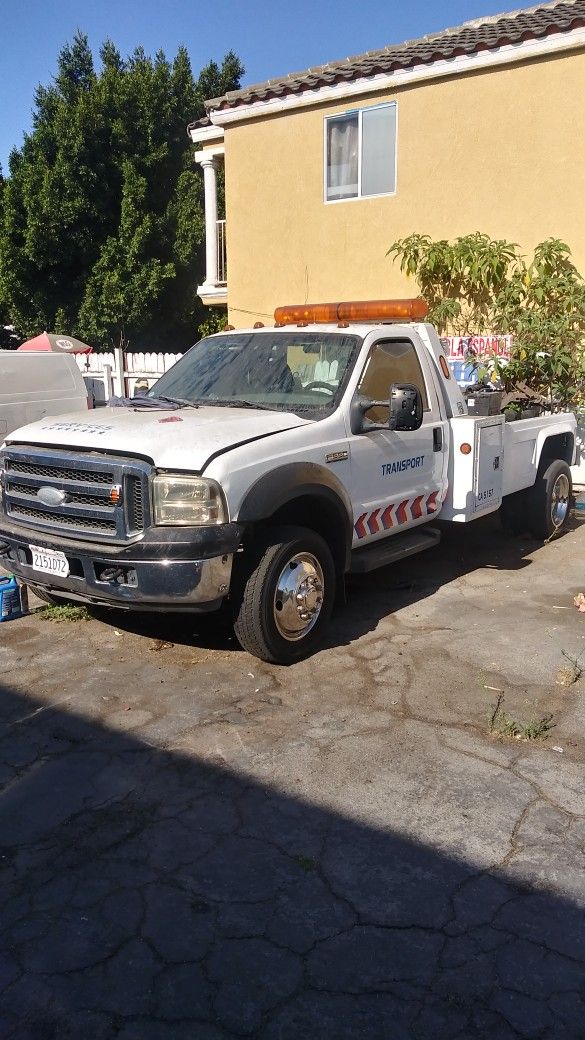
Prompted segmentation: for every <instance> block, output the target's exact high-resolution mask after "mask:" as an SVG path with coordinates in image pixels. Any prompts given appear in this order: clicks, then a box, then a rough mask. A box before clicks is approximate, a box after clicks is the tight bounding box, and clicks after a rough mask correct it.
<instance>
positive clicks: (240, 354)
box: [146, 330, 362, 418]
mask: <svg viewBox="0 0 585 1040" xmlns="http://www.w3.org/2000/svg"><path fill="white" fill-rule="evenodd" d="M361 342H362V340H361V337H359V336H347V335H343V334H341V333H339V334H337V333H331V332H328V333H319V332H304V331H302V330H299V331H298V332H276V331H274V332H272V331H267V332H252V333H251V332H246V333H238V332H234V333H228V334H222V335H221V336H210V337H209V338H207V339H202V340H201V341H200V342H199V343H196V344H195V346H194V347H191V349H190V350H189V351H188V352H187V353H186V354H185V355H184V356H183V357H182V358H181V359H180V361H177V363H176V365H173V367H172V368H171V369H169V371H168V372H165V374H164V376H161V378H160V379H159V380H158V382H157V383H155V385H154V386H153V387H151V389H150V390H149V391H148V394H147V395H146V396H147V397H151V398H161V397H165V398H168V399H173V400H174V401H176V402H178V403H180V404H186V403H189V404H208V405H219V406H221V405H223V406H226V407H230V406H231V407H241V408H250V407H251V408H269V409H274V410H276V411H286V412H298V413H301V414H303V415H304V416H306V417H307V418H323V416H324V415H326V414H329V413H330V412H331V411H332V410H333V409H334V408H335V407H337V402H338V399H339V397H340V395H341V392H342V389H343V384H344V380H345V378H346V376H347V374H348V372H349V368H350V359H351V358H352V355H353V354H354V352H355V351H356V350H357V349H358V347H359V346H360V345H361Z"/></svg>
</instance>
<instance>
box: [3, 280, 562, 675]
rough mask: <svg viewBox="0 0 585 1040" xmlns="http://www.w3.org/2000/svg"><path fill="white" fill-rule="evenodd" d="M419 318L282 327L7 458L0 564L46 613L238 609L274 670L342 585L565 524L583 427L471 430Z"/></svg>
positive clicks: (194, 351)
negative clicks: (473, 524)
mask: <svg viewBox="0 0 585 1040" xmlns="http://www.w3.org/2000/svg"><path fill="white" fill-rule="evenodd" d="M421 304H422V301H417V300H415V301H385V302H383V303H376V304H365V303H360V304H346V305H344V304H328V305H316V306H308V307H307V306H301V307H290V308H279V309H277V311H276V312H275V317H276V319H277V324H276V326H275V327H270V328H269V327H266V328H265V327H255V328H253V329H246V330H238V331H236V330H231V331H225V332H222V333H219V334H217V335H214V336H210V337H207V338H205V339H203V340H201V341H200V342H199V343H197V344H196V345H195V346H194V347H192V348H191V350H189V351H188V352H187V353H186V354H185V355H184V356H183V357H182V358H181V360H180V361H178V362H177V364H176V365H174V366H173V368H172V369H170V370H169V371H168V372H167V373H166V374H165V375H163V376H162V378H161V379H160V380H159V381H158V382H157V383H156V385H155V386H154V387H153V388H152V389H151V390H150V391H149V392H148V394H147V395H146V396H145V397H143V398H137V399H132V400H123V401H121V402H119V404H121V405H122V406H116V407H107V408H104V409H100V411H99V412H94V413H93V414H91V415H90V416H88V414H87V412H85V413H83V414H82V413H79V414H74V415H65V416H59V417H57V418H46V419H41V420H40V421H38V422H35V423H33V424H31V425H29V426H26V427H24V428H23V429H20V430H17V431H15V432H14V433H12V434H10V436H9V437H8V438H7V440H6V442H5V443H4V445H3V447H2V450H1V451H0V476H1V483H2V498H1V511H0V562H2V564H3V565H4V566H5V567H6V568H7V569H9V570H10V571H12V572H14V573H15V574H17V575H18V576H19V577H20V578H21V579H22V580H23V581H25V582H26V583H27V584H29V585H31V587H33V589H34V590H35V591H36V592H37V593H38V594H39V595H40V596H41V597H42V598H44V599H46V600H49V601H52V602H59V601H60V600H63V599H65V600H73V601H79V602H83V603H87V604H90V605H91V604H95V605H98V604H100V605H108V606H111V607H119V608H124V609H127V610H151V611H156V610H159V611H171V610H174V611H209V610H215V609H217V608H219V607H220V606H221V605H222V604H224V603H226V604H227V605H228V606H229V608H230V609H231V611H232V613H233V621H234V627H235V631H236V634H237V637H238V639H239V641H240V643H241V645H242V646H243V647H244V648H245V649H247V650H248V651H250V652H251V653H252V654H255V655H257V656H258V657H260V658H262V659H263V660H265V661H272V662H277V663H282V664H286V663H290V662H293V661H295V660H298V659H300V658H301V657H304V656H306V655H307V654H309V653H311V652H312V651H313V650H314V649H315V648H316V647H317V645H318V643H319V640H320V639H321V637H322V635H323V632H324V629H325V628H326V626H327V623H328V620H329V617H330V614H331V610H332V608H333V604H334V600H335V596H336V593H339V591H340V590H342V588H343V583H344V579H345V576H346V575H347V574H348V573H350V572H358V573H364V572H367V571H370V570H372V569H374V568H377V567H383V566H385V565H386V564H388V563H390V562H392V561H393V560H397V559H400V558H402V557H404V556H407V555H409V554H412V553H416V552H419V551H420V550H423V549H427V548H431V547H433V546H435V545H436V544H437V542H438V541H439V538H440V532H439V531H438V530H437V528H436V526H434V521H436V520H437V519H438V518H441V520H447V521H453V522H456V523H467V522H469V521H472V520H475V519H476V518H478V517H481V516H485V514H486V513H492V512H494V511H495V510H498V509H500V510H501V512H502V515H503V519H504V521H505V523H506V525H507V526H509V527H511V528H515V527H516V528H519V527H522V526H525V527H528V528H530V529H531V530H532V533H533V534H534V535H535V536H536V537H538V538H542V539H547V538H549V537H551V536H552V535H554V534H555V533H557V532H559V531H560V530H561V529H562V527H563V525H564V523H565V521H566V519H567V516H568V512H569V501H570V496H571V474H570V469H569V467H570V465H571V463H572V462H573V456H574V450H575V429H576V423H575V418H574V416H573V415H571V414H551V415H546V416H543V417H541V418H535V419H525V420H521V421H518V422H505V421H504V417H503V416H502V415H490V416H485V417H480V416H473V415H470V414H469V413H468V408H467V404H466V401H465V399H464V397H463V395H462V393H461V391H460V389H459V387H458V386H457V384H456V383H455V380H454V378H453V376H452V373H451V370H450V368H449V365H448V363H447V360H446V358H445V354H444V350H443V348H442V345H441V341H440V339H439V337H438V336H437V333H436V331H435V330H434V328H433V327H432V326H431V325H428V324H425V323H424V322H422V321H417V320H414V321H413V320H409V319H413V318H414V319H416V318H418V317H420V316H422V315H424V313H425V312H424V310H423V309H422V306H421Z"/></svg>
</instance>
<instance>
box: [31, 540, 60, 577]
mask: <svg viewBox="0 0 585 1040" xmlns="http://www.w3.org/2000/svg"><path fill="white" fill-rule="evenodd" d="M30 551H31V553H32V569H33V571H42V572H43V574H55V575H57V577H59V578H66V577H67V575H68V574H69V560H68V559H67V557H66V556H65V553H62V552H58V551H57V550H56V549H42V548H41V546H40V545H31V547H30Z"/></svg>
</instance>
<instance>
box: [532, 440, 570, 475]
mask: <svg viewBox="0 0 585 1040" xmlns="http://www.w3.org/2000/svg"><path fill="white" fill-rule="evenodd" d="M573 446H574V437H573V434H572V433H555V434H553V435H552V437H547V439H546V440H545V441H544V443H543V445H542V451H541V453H540V467H539V468H540V469H542V468H543V463H544V462H551V461H552V459H561V460H562V462H566V463H567V464H568V465H569V466H570V465H571V462H572V461H573Z"/></svg>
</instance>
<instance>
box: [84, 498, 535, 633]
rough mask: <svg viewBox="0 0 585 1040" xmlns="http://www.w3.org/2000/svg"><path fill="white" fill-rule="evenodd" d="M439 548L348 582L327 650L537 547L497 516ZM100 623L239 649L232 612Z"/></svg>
mask: <svg viewBox="0 0 585 1040" xmlns="http://www.w3.org/2000/svg"><path fill="white" fill-rule="evenodd" d="M439 526H440V527H441V535H442V541H441V544H440V545H439V546H438V548H435V549H433V550H431V551H428V552H425V553H421V554H420V555H416V556H411V557H409V558H408V559H406V560H403V561H402V562H400V563H394V564H391V565H390V566H388V567H384V568H382V569H381V570H379V571H373V572H372V573H371V574H368V575H364V576H363V577H359V578H358V577H350V578H349V579H348V582H347V603H346V604H345V606H340V607H338V608H337V610H336V612H335V614H334V617H333V623H332V626H331V629H330V635H329V637H328V639H327V641H326V644H325V645H326V646H341V645H349V644H350V643H353V642H354V641H355V640H356V639H358V638H359V637H360V636H363V635H366V634H367V633H368V632H372V631H375V629H376V628H377V626H378V624H379V622H380V620H381V618H383V617H386V616H388V615H389V614H392V613H393V612H394V611H395V610H399V609H401V608H403V607H406V606H409V605H410V604H412V603H415V602H418V601H420V600H422V599H425V598H426V597H427V596H431V595H432V594H433V593H434V592H436V590H437V589H438V588H439V586H441V585H447V584H449V583H450V582H452V581H455V580H456V579H457V578H459V577H461V576H462V575H464V574H470V573H472V572H473V571H476V570H479V569H480V568H482V567H485V568H490V569H493V570H505V571H514V570H521V569H523V568H525V567H529V566H530V563H531V561H530V559H529V558H528V557H529V555H530V554H531V553H533V552H534V551H535V549H536V550H537V549H538V545H539V543H538V542H535V541H534V539H531V538H529V537H527V536H524V537H522V538H511V537H509V536H508V535H506V534H504V532H503V531H502V529H501V526H500V523H499V519H498V517H497V516H493V515H492V516H488V517H485V518H483V519H482V520H478V521H476V522H475V523H473V524H440V525H439ZM92 613H94V614H95V616H96V617H98V618H99V619H100V620H101V621H104V622H105V623H106V624H113V625H115V627H116V628H118V629H122V630H124V631H127V632H133V633H135V634H138V635H143V636H147V637H150V638H153V639H165V640H171V641H172V642H173V643H178V644H183V645H185V646H193V645H197V646H204V647H206V648H208V649H213V650H230V649H233V650H239V649H240V647H239V644H238V642H237V640H236V639H235V637H234V635H233V632H232V628H231V619H230V614H229V610H228V609H225V610H223V611H222V612H220V613H213V614H191V615H189V614H146V613H132V612H124V611H119V610H116V611H113V610H99V611H98V610H97V609H96V610H94V611H92Z"/></svg>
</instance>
